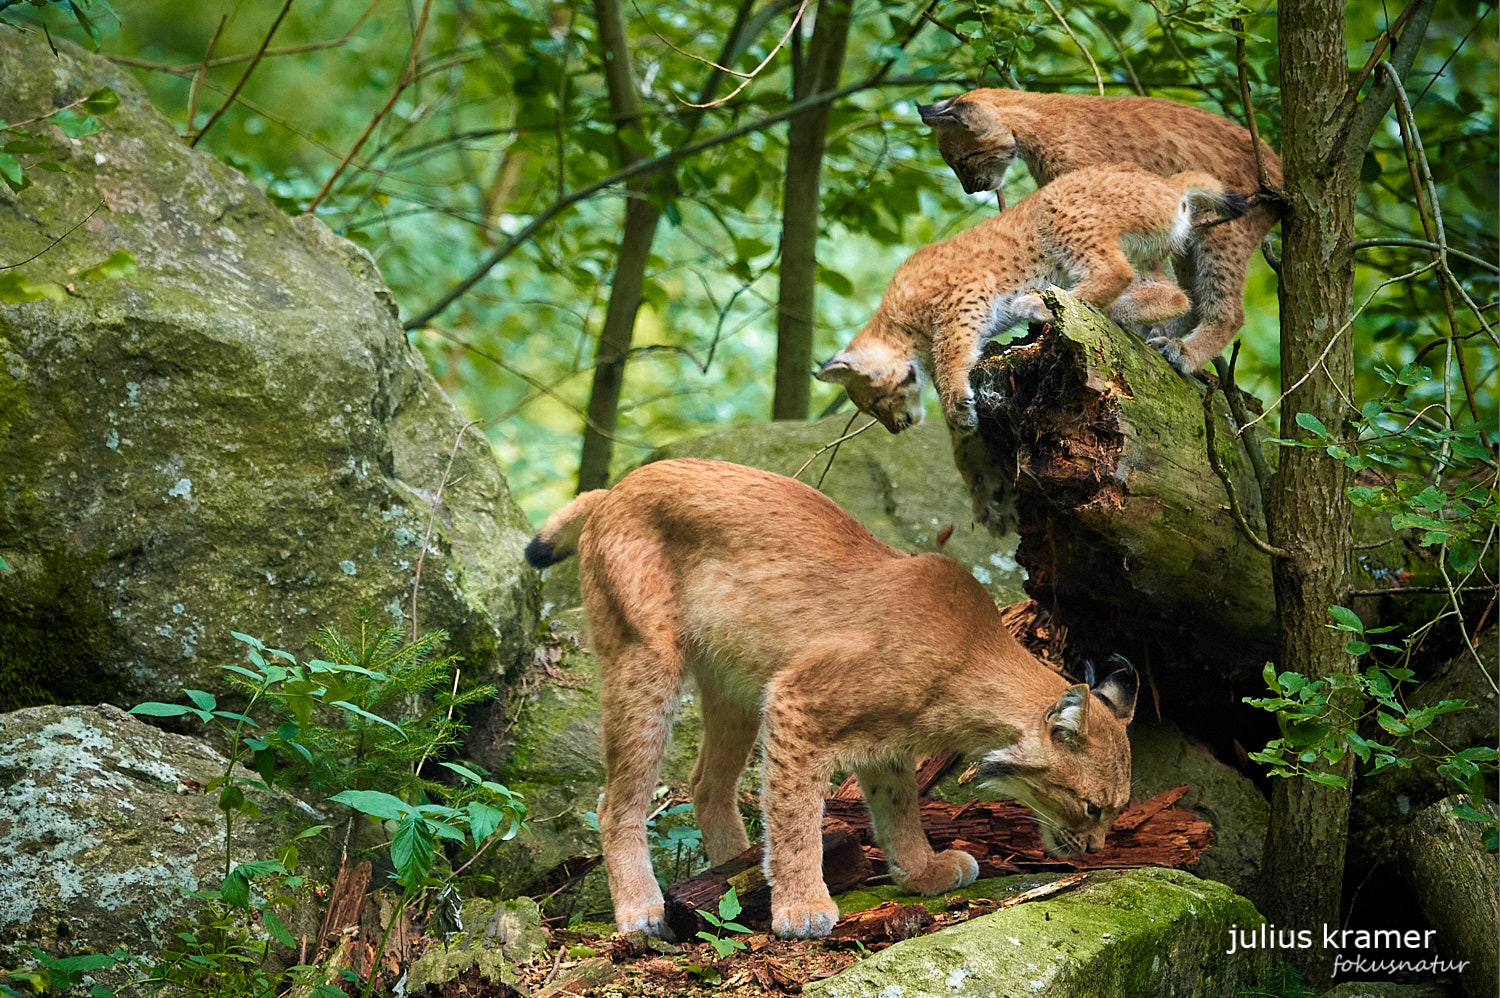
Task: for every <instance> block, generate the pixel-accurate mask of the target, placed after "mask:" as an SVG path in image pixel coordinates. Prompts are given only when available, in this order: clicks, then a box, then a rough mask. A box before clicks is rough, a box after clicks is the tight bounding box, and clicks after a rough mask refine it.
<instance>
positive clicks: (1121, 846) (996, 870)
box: [666, 787, 1214, 939]
mask: <svg viewBox="0 0 1500 998" xmlns="http://www.w3.org/2000/svg"><path fill="white" fill-rule="evenodd" d="M1186 789H1187V788H1186V787H1175V788H1173V789H1172V790H1168V791H1166V792H1165V793H1162V794H1158V795H1157V796H1156V797H1153V798H1152V799H1151V800H1148V801H1143V802H1141V803H1138V804H1132V805H1131V806H1130V807H1128V808H1126V809H1125V811H1124V812H1123V813H1122V814H1121V815H1120V816H1119V817H1118V818H1117V819H1115V823H1114V826H1113V827H1112V828H1111V831H1110V833H1109V837H1108V839H1107V840H1106V842H1105V846H1104V848H1103V849H1102V850H1100V851H1099V852H1091V853H1082V854H1080V855H1077V856H1070V857H1068V858H1066V859H1059V858H1058V857H1055V856H1051V855H1048V854H1047V852H1046V851H1045V850H1044V849H1043V847H1042V838H1041V833H1040V832H1039V831H1038V828H1037V824H1036V819H1035V818H1034V817H1033V816H1032V813H1031V811H1030V810H1029V809H1028V808H1027V807H1026V806H1025V805H1023V804H1019V803H1017V802H1016V801H981V800H975V801H970V802H969V803H967V804H949V803H946V802H944V801H932V800H929V801H923V802H922V827H923V829H924V830H926V832H927V838H928V840H929V841H931V843H932V846H933V848H934V849H949V848H956V849H963V850H964V851H965V852H968V853H970V854H971V855H972V856H973V857H974V858H975V859H976V860H977V861H978V863H979V874H980V876H983V877H996V876H1004V875H1008V874H1012V873H1027V872H1032V871H1037V870H1101V869H1121V868H1126V867H1135V866H1167V867H1175V868H1182V867H1186V866H1191V865H1192V864H1193V863H1194V862H1195V861H1196V860H1197V859H1198V857H1199V856H1200V855H1201V854H1202V853H1203V851H1204V850H1205V849H1207V848H1208V847H1209V846H1210V845H1212V844H1213V841H1214V831H1213V826H1211V825H1210V824H1209V823H1208V822H1207V821H1204V820H1203V819H1202V818H1200V817H1198V816H1197V815H1196V814H1193V813H1192V812H1189V811H1178V810H1175V809H1173V808H1171V807H1170V805H1171V804H1172V803H1173V802H1175V801H1176V800H1177V799H1178V798H1179V797H1181V796H1182V794H1183V792H1184V791H1185V790H1186ZM824 808H825V810H824V815H825V817H824V819H823V879H824V880H825V881H826V882H827V883H828V889H829V891H830V892H831V893H834V894H837V893H839V892H840V891H845V890H848V889H849V888H851V887H854V886H856V885H857V884H859V883H862V882H863V881H864V880H866V879H867V878H869V877H871V876H872V875H876V874H883V873H885V854H884V853H882V852H881V851H880V849H879V848H878V847H877V846H876V845H875V844H874V842H875V840H874V836H873V835H872V833H871V830H870V815H869V812H868V811H867V810H866V809H865V805H864V801H863V800H848V799H839V798H833V797H830V798H829V799H828V800H827V801H826V802H825V803H824ZM760 859H761V849H760V847H759V846H755V847H753V848H751V849H748V850H746V851H745V852H744V853H742V854H740V855H739V856H737V857H735V858H734V859H732V860H730V861H729V862H728V863H724V864H722V865H720V866H716V867H714V868H713V869H711V870H707V871H705V872H703V873H700V874H698V875H697V876H696V877H689V878H688V879H686V880H681V881H678V882H677V883H675V884H673V885H672V886H671V887H669V888H668V889H667V892H666V900H667V924H668V925H669V926H670V927H671V929H672V931H673V933H675V934H676V936H677V938H679V939H690V938H692V936H693V935H694V934H695V933H696V932H697V931H698V930H699V929H700V928H704V927H706V923H704V922H703V921H702V919H700V918H699V917H698V915H697V912H699V911H710V912H713V911H717V910H718V903H719V898H721V897H722V896H724V894H726V893H728V891H729V888H730V887H734V888H735V889H736V893H737V895H738V897H739V899H740V903H741V905H743V911H742V913H741V914H740V917H739V919H738V920H739V921H740V922H742V923H744V924H745V925H748V926H750V927H751V928H757V929H763V928H765V927H766V926H767V925H768V924H769V921H770V917H771V916H770V911H771V907H770V906H771V891H770V886H769V885H768V884H767V883H766V880H765V875H764V873H763V872H762V870H761V866H760Z"/></svg>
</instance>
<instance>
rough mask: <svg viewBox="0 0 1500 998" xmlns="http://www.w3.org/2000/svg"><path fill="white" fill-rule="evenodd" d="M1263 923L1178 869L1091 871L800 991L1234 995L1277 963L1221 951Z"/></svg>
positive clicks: (1001, 887) (825, 997) (989, 890)
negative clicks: (1234, 933)
mask: <svg viewBox="0 0 1500 998" xmlns="http://www.w3.org/2000/svg"><path fill="white" fill-rule="evenodd" d="M1046 879H1048V878H1046V877H1002V878H997V879H995V880H985V881H979V882H977V883H975V884H973V885H972V886H970V887H968V888H966V889H965V890H964V891H963V893H964V894H968V895H971V896H976V897H1003V896H1005V895H1006V894H1008V893H1014V890H1015V888H1016V887H1018V886H1020V884H1021V882H1024V883H1025V884H1026V885H1028V886H1030V885H1033V884H1035V883H1037V882H1041V881H1044V880H1046ZM860 893H861V894H869V893H870V892H860ZM841 907H842V902H841ZM1261 921H1262V919H1261V916H1260V915H1259V913H1257V912H1256V910H1255V906H1254V905H1252V904H1251V903H1250V902H1249V901H1247V900H1245V899H1244V898H1242V897H1239V896H1238V895H1236V894H1234V893H1233V892H1232V891H1230V890H1229V889H1228V888H1227V887H1225V886H1223V885H1222V884H1217V883H1214V882H1212V881H1207V880H1199V879H1198V878H1196V877H1194V876H1192V875H1191V874H1187V873H1183V872H1182V871H1180V870H1130V871H1127V872H1123V873H1095V874H1093V875H1092V876H1091V877H1090V878H1089V881H1088V882H1087V883H1086V884H1084V885H1083V886H1082V887H1080V888H1078V889H1076V890H1074V891H1070V892H1067V893H1063V894H1058V895H1055V896H1053V897H1049V898H1044V899H1041V900H1038V901H1033V902H1028V903H1024V904H1019V905H1016V906H1015V907H1012V908H1006V909H1004V910H1001V911H998V912H995V913H994V914H992V915H985V916H983V917H980V918H976V919H972V920H970V921H967V922H962V923H960V924H958V925H955V926H953V927H951V928H948V929H943V930H941V931H939V932H934V933H932V934H930V935H925V936H918V937H917V938H915V939H909V940H907V941H905V942H900V943H896V944H895V945H893V946H891V947H890V948H888V949H885V950H882V951H881V952H880V953H877V954H876V955H875V956H873V957H871V958H869V959H867V960H863V961H861V962H859V963H857V964H855V965H854V966H852V967H850V968H849V969H848V970H845V971H844V972H843V973H841V974H839V975H837V976H835V977H831V978H829V979H828V980H825V981H814V982H812V983H811V984H808V985H807V988H806V990H805V991H804V992H803V993H804V994H806V995H807V996H808V998H874V996H879V998H926V996H942V998H952V996H953V995H964V994H971V995H1016V996H1020V995H1027V996H1033V995H1040V996H1048V995H1059V996H1062V995H1066V996H1076V995H1088V996H1089V998H1116V996H1118V998H1147V996H1155V995H1163V996H1165V995H1193V996H1194V998H1218V996H1222V998H1229V996H1231V995H1233V994H1234V993H1235V991H1236V990H1237V989H1238V988H1242V987H1248V986H1251V985H1253V984H1255V983H1257V982H1258V981H1260V980H1261V979H1262V978H1264V977H1266V976H1268V975H1269V974H1270V972H1271V970H1272V968H1273V965H1274V957H1273V955H1272V954H1271V953H1270V952H1268V951H1265V950H1250V951H1245V950H1238V951H1237V952H1236V953H1235V954H1234V955H1233V956H1228V955H1226V954H1225V950H1226V949H1228V948H1229V946H1228V939H1229V932H1230V928H1231V927H1232V926H1233V927H1237V928H1241V929H1245V928H1253V927H1254V926H1257V925H1259V924H1260V923H1261Z"/></svg>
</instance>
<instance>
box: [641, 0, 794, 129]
mask: <svg viewBox="0 0 1500 998" xmlns="http://www.w3.org/2000/svg"><path fill="white" fill-rule="evenodd" d="M630 5H631V6H632V7H634V8H635V12H636V14H637V15H639V17H640V19H641V23H642V24H644V25H645V26H646V27H647V28H649V29H650V31H651V33H652V34H653V35H655V36H656V37H657V38H659V39H660V40H661V43H662V44H663V45H665V46H666V47H667V48H669V49H671V50H672V51H673V52H676V53H677V54H678V55H680V56H683V57H685V58H688V59H691V60H693V61H694V62H698V63H702V64H703V65H705V66H712V67H713V68H714V69H717V70H718V71H719V72H721V73H728V74H729V75H730V76H738V77H739V78H740V79H742V80H748V79H750V78H752V77H753V76H754V75H755V74H754V73H741V72H740V71H739V70H737V69H730V68H729V67H728V66H721V65H719V64H718V63H716V62H714V61H713V60H712V59H705V58H703V57H702V56H701V55H694V54H693V53H692V52H685V51H683V50H682V49H680V48H678V47H677V46H676V45H674V44H672V40H671V39H670V38H668V37H667V36H666V35H664V34H662V33H661V32H660V31H657V30H656V25H654V24H652V23H651V21H650V19H648V18H647V17H646V12H645V11H643V10H641V5H640V4H638V3H636V2H635V0H631V4H630ZM803 6H806V4H804V5H803ZM793 27H796V25H795V24H794V25H793ZM761 65H762V66H764V65H765V63H761ZM756 68H757V70H758V69H759V67H756ZM694 106H702V105H694Z"/></svg>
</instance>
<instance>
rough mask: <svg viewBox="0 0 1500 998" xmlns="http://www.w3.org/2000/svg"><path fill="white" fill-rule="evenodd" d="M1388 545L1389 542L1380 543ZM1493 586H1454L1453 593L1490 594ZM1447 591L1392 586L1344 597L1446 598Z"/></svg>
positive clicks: (1364, 590)
mask: <svg viewBox="0 0 1500 998" xmlns="http://www.w3.org/2000/svg"><path fill="white" fill-rule="evenodd" d="M1381 543H1382V544H1389V543H1390V542H1389V541H1382V542H1381ZM1494 591H1495V587H1494V586H1455V587H1454V588H1453V589H1452V592H1455V593H1492V592H1494ZM1448 593H1449V590H1448V589H1447V588H1445V587H1443V586H1394V587H1392V588H1390V589H1351V590H1349V591H1348V592H1347V593H1345V594H1344V595H1345V596H1447V595H1448Z"/></svg>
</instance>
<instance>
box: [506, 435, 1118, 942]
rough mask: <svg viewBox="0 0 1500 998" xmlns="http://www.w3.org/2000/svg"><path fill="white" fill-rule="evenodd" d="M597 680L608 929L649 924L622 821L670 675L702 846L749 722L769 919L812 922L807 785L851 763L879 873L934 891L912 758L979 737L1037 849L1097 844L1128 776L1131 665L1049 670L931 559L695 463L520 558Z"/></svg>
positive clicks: (793, 488)
mask: <svg viewBox="0 0 1500 998" xmlns="http://www.w3.org/2000/svg"><path fill="white" fill-rule="evenodd" d="M575 552H576V553H577V555H578V558H579V578H580V581H581V583H582V587H583V598H584V606H585V608H586V610H587V612H588V616H589V624H590V633H591V636H592V641H593V645H594V651H595V653H596V654H597V655H598V656H599V661H600V665H601V671H602V673H603V680H604V690H603V705H604V759H605V789H604V798H603V801H602V803H601V804H600V807H599V829H600V833H601V835H602V839H603V851H604V860H605V865H606V867H607V869H608V873H609V883H610V892H611V894H612V896H613V899H614V905H615V919H616V922H617V924H618V927H619V928H620V929H621V930H626V931H628V930H631V929H646V930H649V931H651V932H655V933H657V934H664V933H665V931H666V927H665V924H664V910H663V903H662V894H661V890H660V889H659V887H658V886H657V882H656V878H655V876H654V875H653V872H652V868H651V859H650V855H649V853H648V850H647V840H646V819H647V814H648V810H649V807H650V803H651V793H652V790H653V789H654V788H655V785H656V780H657V774H658V768H659V766H660V762H661V757H662V752H663V749H664V747H665V744H666V739H667V735H668V732H669V730H670V727H671V719H672V715H673V709H674V706H675V704H676V702H677V697H678V694H679V691H680V690H681V688H682V686H683V683H684V682H685V680H686V679H688V678H689V677H691V678H692V679H693V680H694V681H695V683H696V684H697V688H698V701H699V704H700V705H701V707H702V711H703V732H704V733H703V742H702V744H701V746H700V747H699V752H698V762H697V766H696V768H695V769H694V771H693V775H692V781H691V791H692V796H693V805H694V808H695V810H696V812H697V818H698V824H699V827H700V828H701V829H702V831H703V843H704V848H705V850H706V852H707V853H708V858H709V860H710V861H711V862H713V863H721V862H724V861H725V860H726V859H729V858H730V857H733V856H735V855H737V854H739V853H740V852H742V851H743V850H744V849H745V848H747V846H748V839H747V836H746V834H745V826H744V822H743V820H742V819H741V817H740V812H739V806H738V798H739V795H738V780H739V775H740V773H741V771H742V770H743V769H744V767H745V765H746V762H747V760H748V759H749V757H750V753H751V750H752V749H753V748H754V746H755V743H756V741H757V740H758V739H761V740H763V750H762V756H763V759H764V766H765V770H764V779H763V781H762V786H763V794H762V810H763V813H764V818H765V829H766V852H765V856H766V859H765V864H766V870H767V875H768V879H769V880H770V883H771V888H772V899H771V907H772V927H773V929H774V930H775V931H776V932H777V933H778V934H780V935H783V936H796V937H804V938H805V937H813V936H821V935H825V934H827V932H828V931H829V930H830V929H831V928H832V927H833V924H834V922H835V921H836V920H837V918H838V908H837V907H836V906H835V905H834V903H833V901H832V899H831V898H830V897H829V894H828V889H827V887H826V885H825V884H824V882H823V877H822V863H821V852H822V845H821V835H820V828H821V817H822V810H823V804H822V802H823V794H824V792H825V790H826V789H827V786H828V782H829V778H830V777H831V775H832V774H833V773H834V771H835V770H836V769H840V768H853V769H854V770H855V771H856V772H857V773H858V774H859V779H860V785H861V787H862V788H863V790H864V796H865V800H866V801H867V803H868V805H869V807H870V813H871V819H872V827H873V829H874V833H875V836H876V840H877V841H878V843H879V844H880V847H881V848H882V849H883V850H884V851H885V853H886V855H887V857H888V858H889V860H890V870H891V875H892V877H893V878H894V879H895V880H897V881H898V882H899V883H902V884H904V885H905V886H907V887H909V888H910V889H912V890H916V891H921V892H923V893H928V894H936V893H940V892H942V891H946V890H949V889H951V888H954V887H958V886H961V885H964V884H968V883H970V882H971V881H973V879H974V878H975V876H976V875H977V873H978V865H977V864H976V862H975V860H974V858H973V857H972V856H970V855H968V854H967V853H964V852H961V851H958V850H948V851H945V852H940V853H939V852H934V851H933V849H932V847H931V846H930V845H929V843H928V841H927V839H926V836H925V835H924V834H923V832H922V826H921V822H920V810H919V805H918V801H917V792H916V775H915V770H914V767H913V759H914V757H915V756H916V754H918V753H922V752H927V751H931V750H934V749H936V748H939V747H941V748H948V749H954V750H958V751H970V750H980V751H982V752H984V753H985V755H984V761H983V762H982V764H981V769H980V771H981V776H982V778H983V782H984V784H985V785H987V786H989V787H990V788H991V789H992V790H994V791H995V792H997V793H999V794H1001V795H1005V796H1012V797H1016V798H1019V799H1020V800H1023V801H1025V802H1026V803H1027V804H1028V805H1029V806H1030V807H1031V808H1032V809H1033V810H1034V811H1035V812H1036V814H1037V816H1038V818H1039V820H1040V822H1041V824H1042V828H1043V836H1044V841H1045V843H1046V845H1047V848H1048V849H1050V850H1051V851H1053V852H1054V853H1056V854H1058V855H1067V854H1071V853H1076V852H1079V851H1082V850H1084V849H1090V850H1092V849H1098V848H1100V847H1101V846H1102V845H1103V842H1104V835H1105V830H1106V829H1107V828H1108V827H1109V824H1110V822H1111V821H1112V820H1113V819H1114V818H1115V817H1116V816H1117V815H1118V814H1119V813H1120V811H1121V810H1122V809H1123V808H1124V807H1125V805H1126V804H1127V802H1128V799H1129V793H1130V745H1129V742H1128V741H1127V740H1126V737H1125V726H1126V724H1127V722H1128V721H1129V720H1130V718H1131V716H1132V714H1133V712H1134V709H1135V697H1136V685H1137V684H1136V678H1135V673H1134V671H1133V670H1132V669H1130V668H1129V665H1128V663H1127V664H1125V666H1124V667H1123V668H1122V669H1120V670H1118V671H1116V672H1114V673H1112V674H1111V675H1110V676H1109V677H1108V678H1106V679H1105V680H1104V681H1103V682H1101V683H1099V684H1098V685H1097V686H1095V687H1094V688H1093V689H1090V688H1089V687H1088V686H1086V685H1083V684H1077V685H1070V684H1069V683H1068V682H1067V681H1066V680H1065V679H1063V678H1062V677H1061V676H1059V675H1057V674H1056V673H1055V672H1053V671H1051V670H1050V669H1048V668H1047V667H1046V666H1044V665H1043V664H1042V663H1041V662H1039V661H1038V660H1037V659H1036V658H1034V657H1033V656H1032V655H1030V654H1029V653H1028V652H1027V651H1025V649H1023V648H1022V647H1021V646H1020V644H1019V643H1018V642H1017V641H1016V640H1015V638H1014V637H1012V636H1011V635H1010V633H1009V632H1007V631H1006V630H1005V628H1004V626H1003V625H1002V624H1001V622H1000V617H999V614H998V612H997V611H996V609H995V606H994V604H993V602H992V601H991V600H990V598H989V596H988V594H987V593H986V592H985V591H984V589H983V588H982V587H980V586H979V584H978V583H977V582H975V581H974V579H973V577H972V576H971V575H970V574H969V573H968V572H967V571H965V570H964V568H963V567H962V566H961V565H959V564H958V563H957V562H955V561H953V560H952V559H951V558H947V557H945V556H942V555H934V554H924V555H915V556H912V555H906V554H903V553H902V552H900V551H896V550H894V549H893V548H890V547H888V546H886V545H885V544H883V543H881V542H880V541H878V540H877V539H875V537H873V536H872V535H871V534H870V533H869V532H868V531H866V530H865V529H864V528H863V527H862V526H861V525H860V524H859V523H858V522H857V521H855V520H854V519H853V518H852V517H850V516H849V515H848V514H847V513H845V512H844V511H843V510H841V509H840V508H839V507H838V506H836V505H834V504H833V503H832V502H831V501H830V500H828V499H827V498H826V497H825V496H823V495H822V494H821V493H819V492H817V491H815V490H813V489H811V488H809V487H807V486H805V485H802V484H801V483H799V482H795V481H793V480H791V479H788V478H783V477H781V476H779V475H772V474H769V473H767V472H763V471H757V470H755V469H752V468H745V467H741V466H739V465H734V464H727V463H724V462H718V461H697V460H675V461H662V462H658V463H655V464H648V465H646V466H645V467H643V468H640V469H638V470H636V471H634V472H632V473H631V474H629V475H627V476H626V477H625V478H624V479H623V480H621V481H620V483H619V484H617V485H616V486H615V487H614V488H612V489H609V490H607V491H604V490H600V491H595V492H588V493H584V494H583V495H581V496H579V497H578V498H577V499H575V500H574V501H573V502H572V503H570V504H569V505H568V506H566V507H565V508H563V509H562V510H561V511H560V512H558V513H557V514H555V515H554V516H553V517H552V518H551V519H549V520H548V521H547V523H546V525H545V526H544V527H543V528H542V530H541V532H540V533H539V534H538V535H537V537H536V539H535V540H534V541H533V542H532V544H531V546H530V547H529V548H528V549H527V557H528V558H529V559H530V560H531V561H532V563H533V564H536V565H538V566H539V567H540V566H545V565H547V564H552V563H554V562H556V561H559V560H561V559H563V558H566V557H568V556H569V555H571V554H573V553H575Z"/></svg>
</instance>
